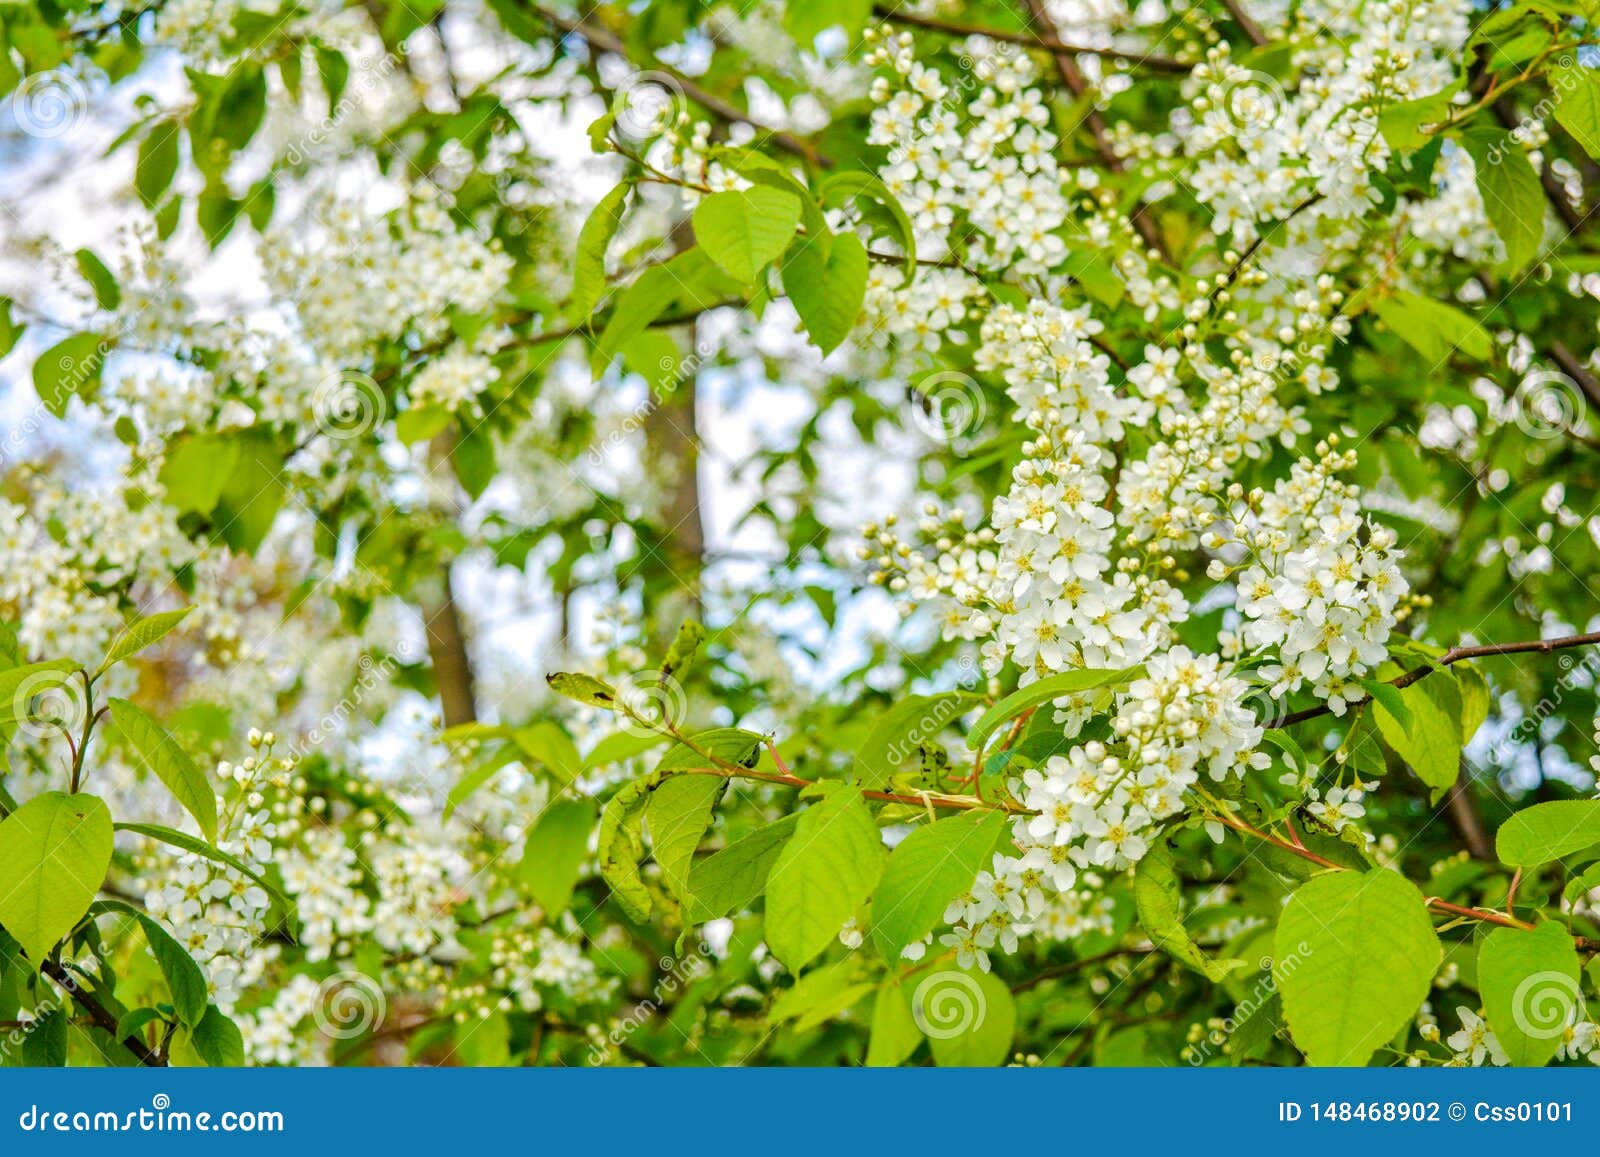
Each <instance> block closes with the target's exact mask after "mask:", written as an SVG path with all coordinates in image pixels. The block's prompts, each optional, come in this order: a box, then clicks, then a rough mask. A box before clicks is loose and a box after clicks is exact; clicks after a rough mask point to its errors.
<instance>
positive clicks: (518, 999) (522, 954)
mask: <svg viewBox="0 0 1600 1157" xmlns="http://www.w3.org/2000/svg"><path fill="white" fill-rule="evenodd" d="M489 963H490V964H491V965H492V966H493V967H494V973H493V977H492V980H493V984H494V987H495V989H496V990H497V991H500V992H503V993H505V994H507V997H508V998H509V999H511V1000H513V1001H514V1002H515V1004H516V1006H517V1007H518V1008H520V1009H522V1010H523V1011H524V1012H536V1011H538V1010H539V1009H540V1008H542V1007H543V1006H544V992H545V991H547V990H551V989H554V990H556V991H558V992H560V993H562V994H563V995H565V996H567V997H568V998H569V999H571V1000H574V1001H577V1002H578V1003H590V1002H597V1001H604V1000H606V999H608V998H609V997H610V996H611V994H612V993H613V992H615V991H616V988H617V981H616V980H614V979H610V978H606V977H602V976H600V974H599V973H598V971H597V970H596V968H595V964H594V961H593V960H591V959H589V957H587V956H585V955H584V954H583V949H582V948H581V947H580V946H579V945H578V944H577V943H576V942H574V941H572V940H570V939H567V938H565V937H563V936H562V935H561V934H560V933H558V932H556V930H555V929H553V928H537V929H534V928H516V929H513V930H512V931H510V932H507V933H505V934H503V935H500V936H496V937H495V939H494V944H493V946H492V947H491V949H490V952H489Z"/></svg>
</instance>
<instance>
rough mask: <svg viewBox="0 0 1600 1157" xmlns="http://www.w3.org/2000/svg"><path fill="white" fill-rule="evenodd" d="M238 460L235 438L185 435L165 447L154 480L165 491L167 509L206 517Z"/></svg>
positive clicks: (216, 435) (219, 435)
mask: <svg viewBox="0 0 1600 1157" xmlns="http://www.w3.org/2000/svg"><path fill="white" fill-rule="evenodd" d="M238 461H239V442H238V439H236V438H229V437H226V436H224V435H222V434H185V435H183V436H182V437H180V438H177V439H175V440H174V441H173V442H172V443H171V444H170V445H169V448H168V450H167V457H166V460H165V461H163V462H162V463H161V472H160V473H159V474H157V475H156V477H157V479H158V480H159V481H160V483H161V485H162V486H164V487H165V488H166V491H167V494H166V501H167V505H168V506H171V507H173V508H174V509H176V510H178V511H180V512H186V511H191V510H192V511H194V512H195V513H197V514H210V513H211V511H212V510H213V509H215V507H216V505H217V503H218V502H220V501H221V500H222V488H223V486H225V485H226V484H227V481H228V478H229V477H230V476H231V475H232V473H233V469H234V467H235V465H237V464H238Z"/></svg>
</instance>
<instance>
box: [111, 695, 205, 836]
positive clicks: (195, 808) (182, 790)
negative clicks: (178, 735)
mask: <svg viewBox="0 0 1600 1157" xmlns="http://www.w3.org/2000/svg"><path fill="white" fill-rule="evenodd" d="M111 726H112V727H113V728H114V729H115V730H116V731H117V733H118V734H119V735H121V736H122V740H123V742H124V743H126V744H127V745H128V746H129V747H130V748H131V749H132V750H133V752H134V753H135V754H137V755H138V756H139V758H140V759H141V760H143V762H144V765H145V767H146V768H148V769H149V770H150V771H152V772H154V773H155V776H156V778H157V779H159V780H160V781H161V782H162V783H164V784H166V785H167V790H169V791H171V792H172V794H173V795H174V796H176V797H177V800H178V802H179V803H180V804H182V805H183V808H184V810H185V811H187V812H188V813H189V814H190V815H192V816H193V817H194V818H195V822H196V823H198V824H199V825H200V830H201V831H202V832H204V833H205V836H206V839H208V840H210V841H211V842H212V843H216V842H217V796H216V793H215V792H213V791H212V790H211V785H210V784H209V783H207V782H206V777H205V774H204V773H203V772H202V771H201V770H200V769H199V768H198V767H196V766H195V764H194V760H192V759H190V758H189V755H188V753H187V752H186V751H184V750H183V748H181V747H179V746H178V742H177V740H175V739H173V738H172V736H170V735H168V734H167V733H166V731H165V729H163V728H162V726H161V725H160V724H159V723H157V722H156V721H155V720H154V719H151V718H150V716H148V715H146V714H145V713H144V712H143V711H141V710H139V708H137V707H135V706H134V705H133V704H132V703H130V702H128V701H127V700H126V699H113V700H111Z"/></svg>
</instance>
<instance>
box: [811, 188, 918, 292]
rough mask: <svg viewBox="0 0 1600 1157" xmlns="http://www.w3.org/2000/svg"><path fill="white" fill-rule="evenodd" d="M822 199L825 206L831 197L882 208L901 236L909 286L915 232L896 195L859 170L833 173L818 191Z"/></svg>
mask: <svg viewBox="0 0 1600 1157" xmlns="http://www.w3.org/2000/svg"><path fill="white" fill-rule="evenodd" d="M819 193H820V194H821V197H822V200H823V202H824V203H827V201H828V200H830V199H831V198H845V197H866V198H867V199H868V200H871V201H875V202H877V203H878V204H879V205H882V206H883V208H884V210H885V211H886V212H887V213H888V214H889V219H890V220H891V221H892V222H893V223H894V226H895V230H896V232H898V233H899V235H900V247H901V248H902V249H903V250H904V251H905V258H906V281H905V283H906V284H907V285H910V284H911V283H912V281H913V280H915V278H916V276H917V231H916V229H914V228H913V227H912V225H911V218H910V217H908V216H907V215H906V211H905V209H904V208H903V207H902V206H901V204H900V202H899V201H898V200H896V199H895V195H894V194H893V193H891V192H890V191H889V186H888V185H885V184H884V183H883V182H882V181H881V180H879V179H878V178H877V177H875V176H873V175H872V174H871V173H868V172H863V171H862V170H860V169H850V170H847V171H845V172H842V173H834V174H833V175H832V176H831V177H829V178H828V179H827V180H826V181H824V182H823V183H822V187H821V189H820V190H819Z"/></svg>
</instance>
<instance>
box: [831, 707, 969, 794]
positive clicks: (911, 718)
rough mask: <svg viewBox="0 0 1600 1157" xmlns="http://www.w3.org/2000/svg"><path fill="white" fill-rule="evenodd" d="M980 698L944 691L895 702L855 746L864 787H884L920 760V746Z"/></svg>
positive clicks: (858, 771)
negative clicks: (859, 743) (918, 754)
mask: <svg viewBox="0 0 1600 1157" xmlns="http://www.w3.org/2000/svg"><path fill="white" fill-rule="evenodd" d="M981 702H983V699H982V697H981V696H979V695H977V694H975V693H973V692H971V691H944V692H940V693H939V694H937V695H913V696H911V697H910V698H907V699H902V700H901V701H900V702H898V703H895V704H893V705H892V706H890V707H889V708H888V709H887V710H886V711H884V713H883V715H882V716H880V717H879V719H878V721H877V723H876V724H874V725H873V728H872V731H871V733H870V734H868V736H867V738H866V739H865V740H864V741H863V742H862V744H861V746H860V747H858V748H857V749H856V758H855V774H856V778H857V779H858V780H859V781H860V783H861V784H862V786H864V787H869V788H878V787H882V786H883V785H884V784H886V783H888V782H889V780H890V778H891V777H893V776H895V775H897V774H899V773H900V772H901V771H903V770H905V769H906V768H907V767H908V766H913V765H915V764H916V763H917V761H918V757H917V748H918V747H919V746H922V745H924V744H930V743H932V742H933V741H934V740H936V739H937V738H938V737H939V733H940V732H942V731H943V730H945V728H947V727H949V726H950V725H951V724H952V723H954V722H955V721H956V720H957V719H959V718H961V716H962V715H964V714H965V713H966V712H968V711H970V710H972V708H974V707H975V706H977V705H978V704H979V703H981Z"/></svg>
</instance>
